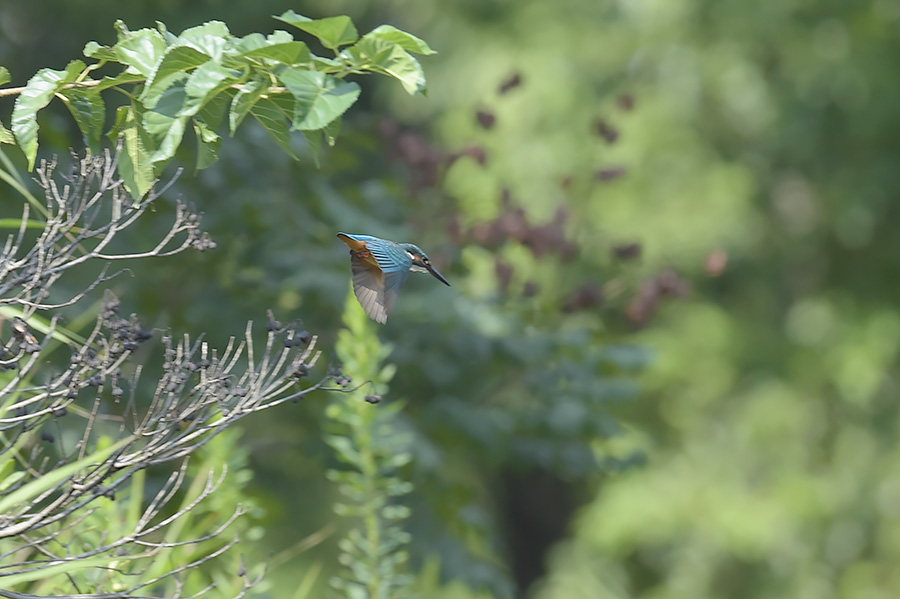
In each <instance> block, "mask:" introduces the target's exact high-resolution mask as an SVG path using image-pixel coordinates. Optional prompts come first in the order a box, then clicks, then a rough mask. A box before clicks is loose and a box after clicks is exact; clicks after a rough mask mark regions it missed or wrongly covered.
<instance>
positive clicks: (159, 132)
mask: <svg viewBox="0 0 900 599" xmlns="http://www.w3.org/2000/svg"><path fill="white" fill-rule="evenodd" d="M186 99H187V94H186V93H185V91H184V84H183V83H177V84H175V85H173V86H172V87H170V88H169V89H167V90H166V91H164V92H163V93H162V95H161V96H160V98H159V101H158V102H157V103H156V106H154V107H153V109H152V110H147V111H145V112H144V115H143V118H142V119H141V123H142V125H143V127H144V130H145V131H147V133H148V134H150V136H151V137H152V138H153V146H154V150H155V151H153V153H151V154H150V162H152V163H153V164H157V163H160V162H165V161H166V160H169V159H170V158H172V157H173V156H174V155H175V151H176V150H177V149H178V146H179V145H181V140H182V138H183V137H184V131H185V128H186V127H187V122H188V119H189V118H190V116H191V115H190V114H181V113H182V111H183V110H184V106H185V100H186Z"/></svg>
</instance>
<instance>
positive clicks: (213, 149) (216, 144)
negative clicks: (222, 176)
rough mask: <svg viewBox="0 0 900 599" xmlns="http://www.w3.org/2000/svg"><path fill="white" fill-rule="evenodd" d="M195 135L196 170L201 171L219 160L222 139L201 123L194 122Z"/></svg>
mask: <svg viewBox="0 0 900 599" xmlns="http://www.w3.org/2000/svg"><path fill="white" fill-rule="evenodd" d="M194 133H195V134H196V135H197V170H198V171H199V170H203V169H205V168H206V167H208V166H210V165H212V164H214V163H215V162H216V160H218V159H219V150H220V149H221V148H222V138H221V137H219V135H218V134H217V133H216V132H215V131H213V130H212V129H210V128H209V126H208V125H207V124H206V123H204V122H203V121H199V120H194Z"/></svg>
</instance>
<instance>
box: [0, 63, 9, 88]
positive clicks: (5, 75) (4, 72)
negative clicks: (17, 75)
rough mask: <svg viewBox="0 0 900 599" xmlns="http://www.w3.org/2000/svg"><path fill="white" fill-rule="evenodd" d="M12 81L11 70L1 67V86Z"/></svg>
mask: <svg viewBox="0 0 900 599" xmlns="http://www.w3.org/2000/svg"><path fill="white" fill-rule="evenodd" d="M10 81H12V76H11V75H10V74H9V69H7V68H6V67H0V85H6V84H7V83H9V82H10Z"/></svg>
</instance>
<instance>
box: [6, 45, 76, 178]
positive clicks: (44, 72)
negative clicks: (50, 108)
mask: <svg viewBox="0 0 900 599" xmlns="http://www.w3.org/2000/svg"><path fill="white" fill-rule="evenodd" d="M83 70H84V63H83V62H81V61H80V60H73V61H72V62H70V63H69V65H68V66H67V67H66V69H65V70H64V71H54V70H53V69H41V70H40V71H38V72H37V73H35V75H34V77H32V78H31V79H29V80H28V84H27V85H26V86H25V89H24V90H23V91H22V93H21V94H19V97H18V98H16V104H15V107H14V108H13V114H12V123H11V125H12V131H13V133H14V134H15V136H16V141H17V142H18V144H19V147H20V148H22V151H23V152H24V153H25V157H26V158H27V159H28V170H29V171H30V170H32V169H33V168H34V161H35V159H36V158H37V149H38V140H37V134H38V123H37V113H38V111H39V110H40V109H42V108H43V107H45V106H46V105H47V104H48V103H49V102H50V100H51V99H52V98H53V94H55V93H56V92H57V91H58V90H59V89H60V88H61V87H63V86H64V85H66V84H67V83H72V82H73V81H75V79H76V78H77V77H78V75H79V74H80V73H81V72H82V71H83Z"/></svg>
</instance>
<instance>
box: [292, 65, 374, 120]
mask: <svg viewBox="0 0 900 599" xmlns="http://www.w3.org/2000/svg"><path fill="white" fill-rule="evenodd" d="M280 78H281V81H282V82H283V83H284V85H285V87H287V89H288V91H290V92H291V94H293V95H294V98H296V100H297V104H296V106H295V107H294V117H293V124H292V125H291V130H292V131H293V130H298V129H299V130H306V131H308V130H311V129H322V128H323V127H325V126H326V125H328V124H329V123H330V122H332V121H333V120H334V119H336V118H338V117H339V116H341V115H342V114H344V113H345V112H347V109H348V108H350V107H351V106H352V105H353V103H354V102H356V99H357V98H358V97H359V92H360V89H359V85H357V84H356V83H355V82H352V81H342V80H340V79H338V78H336V77H332V76H331V75H327V74H325V73H319V72H316V71H302V70H299V69H292V68H286V69H285V70H283V71H282V72H281V73H280Z"/></svg>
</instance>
